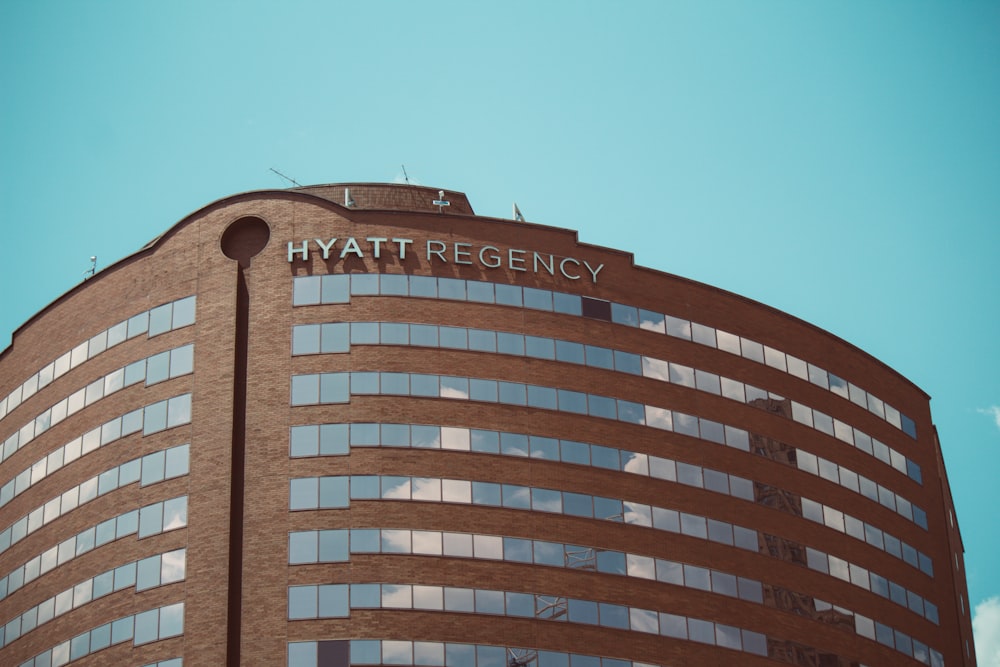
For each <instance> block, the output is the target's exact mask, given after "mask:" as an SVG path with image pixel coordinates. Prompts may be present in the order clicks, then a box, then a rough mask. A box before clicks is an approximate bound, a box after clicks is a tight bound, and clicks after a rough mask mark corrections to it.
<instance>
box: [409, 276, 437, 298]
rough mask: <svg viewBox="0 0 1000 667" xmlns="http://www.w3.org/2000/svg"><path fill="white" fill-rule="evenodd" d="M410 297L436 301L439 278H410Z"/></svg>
mask: <svg viewBox="0 0 1000 667" xmlns="http://www.w3.org/2000/svg"><path fill="white" fill-rule="evenodd" d="M410 296H419V297H425V298H429V299H436V298H437V278H432V277H430V276H410Z"/></svg>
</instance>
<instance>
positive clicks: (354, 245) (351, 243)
mask: <svg viewBox="0 0 1000 667" xmlns="http://www.w3.org/2000/svg"><path fill="white" fill-rule="evenodd" d="M349 253H353V254H355V255H357V256H358V257H360V258H361V259H364V258H365V254H364V253H363V252H361V248H360V247H358V242H357V241H355V240H354V237H353V236H349V237H348V238H347V243H345V244H344V249H343V250H341V251H340V258H341V259H344V257H346V256H347V255H348V254H349Z"/></svg>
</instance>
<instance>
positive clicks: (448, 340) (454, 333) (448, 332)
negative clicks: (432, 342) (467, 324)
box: [438, 327, 469, 350]
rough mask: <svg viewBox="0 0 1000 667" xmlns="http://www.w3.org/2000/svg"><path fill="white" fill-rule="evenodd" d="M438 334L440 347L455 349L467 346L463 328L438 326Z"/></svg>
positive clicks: (463, 348)
mask: <svg viewBox="0 0 1000 667" xmlns="http://www.w3.org/2000/svg"><path fill="white" fill-rule="evenodd" d="M438 335H439V336H440V339H441V347H447V348H452V349H456V350H465V349H468V347H469V339H468V334H467V333H466V330H465V329H464V328H460V327H439V328H438Z"/></svg>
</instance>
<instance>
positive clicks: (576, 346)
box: [555, 340, 584, 364]
mask: <svg viewBox="0 0 1000 667" xmlns="http://www.w3.org/2000/svg"><path fill="white" fill-rule="evenodd" d="M555 343H556V359H557V360H558V361H565V362H568V363H572V364H582V363H583V362H584V356H583V345H581V344H580V343H573V342H570V341H565V340H557V341H555Z"/></svg>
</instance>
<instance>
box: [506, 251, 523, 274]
mask: <svg viewBox="0 0 1000 667" xmlns="http://www.w3.org/2000/svg"><path fill="white" fill-rule="evenodd" d="M525 252H527V251H526V250H516V249H514V248H511V249H510V250H508V251H507V266H509V267H510V268H511V270H512V271H527V270H528V269H526V268H524V257H514V253H518V254H520V255H523V254H524V253H525ZM515 262H517V263H520V264H521V266H515Z"/></svg>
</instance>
